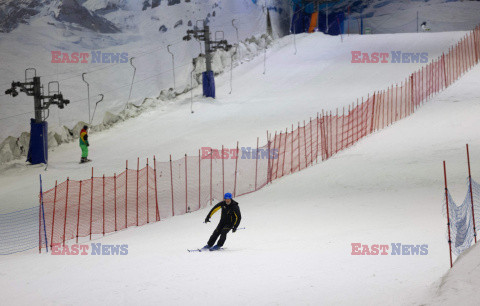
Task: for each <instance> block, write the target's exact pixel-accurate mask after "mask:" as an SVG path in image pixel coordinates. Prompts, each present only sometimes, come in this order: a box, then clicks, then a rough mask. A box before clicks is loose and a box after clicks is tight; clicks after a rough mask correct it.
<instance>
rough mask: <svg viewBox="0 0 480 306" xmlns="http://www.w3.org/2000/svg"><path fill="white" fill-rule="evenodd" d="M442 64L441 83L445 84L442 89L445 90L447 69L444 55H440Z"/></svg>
mask: <svg viewBox="0 0 480 306" xmlns="http://www.w3.org/2000/svg"><path fill="white" fill-rule="evenodd" d="M442 62H443V81H444V82H445V83H444V87H443V89H445V88H447V68H446V65H445V53H443V54H442Z"/></svg>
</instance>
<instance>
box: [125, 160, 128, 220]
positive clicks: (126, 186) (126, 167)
mask: <svg viewBox="0 0 480 306" xmlns="http://www.w3.org/2000/svg"><path fill="white" fill-rule="evenodd" d="M127 202H128V160H127V161H126V163H125V228H128V221H127V220H128V205H127Z"/></svg>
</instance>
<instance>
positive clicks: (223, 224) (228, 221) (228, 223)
mask: <svg viewBox="0 0 480 306" xmlns="http://www.w3.org/2000/svg"><path fill="white" fill-rule="evenodd" d="M219 209H221V210H222V216H221V218H220V223H218V226H217V228H216V229H215V230H214V231H213V234H212V236H210V239H209V240H208V243H207V245H206V246H204V247H203V249H210V250H211V251H215V250H218V249H220V248H221V247H222V246H223V244H224V243H225V240H226V239H227V234H228V232H229V231H230V230H232V232H233V233H235V232H236V231H237V227H238V225H239V224H240V220H241V219H242V215H241V214H240V208H239V207H238V203H237V202H236V201H234V200H233V199H232V194H231V193H226V194H225V196H224V200H223V201H222V202H220V203H218V204H217V205H215V206H214V207H213V208H212V209H211V210H210V212H209V213H208V216H207V217H206V218H205V223H208V222H210V218H211V217H212V216H213V215H214V214H215V213H216V212H217V211H218V210H219ZM219 236H220V239H219V240H218V242H217V245H215V246H213V245H214V244H215V241H217V239H218V237H219Z"/></svg>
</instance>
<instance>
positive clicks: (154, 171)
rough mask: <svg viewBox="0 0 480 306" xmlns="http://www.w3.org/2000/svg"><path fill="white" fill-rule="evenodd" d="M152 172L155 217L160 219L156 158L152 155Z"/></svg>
mask: <svg viewBox="0 0 480 306" xmlns="http://www.w3.org/2000/svg"><path fill="white" fill-rule="evenodd" d="M153 174H154V175H155V210H156V211H155V219H156V220H157V221H160V211H159V210H158V192H157V159H156V158H155V155H154V156H153Z"/></svg>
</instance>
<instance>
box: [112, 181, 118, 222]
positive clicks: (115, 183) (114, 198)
mask: <svg viewBox="0 0 480 306" xmlns="http://www.w3.org/2000/svg"><path fill="white" fill-rule="evenodd" d="M113 204H114V210H115V231H117V174H116V173H114V174H113Z"/></svg>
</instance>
